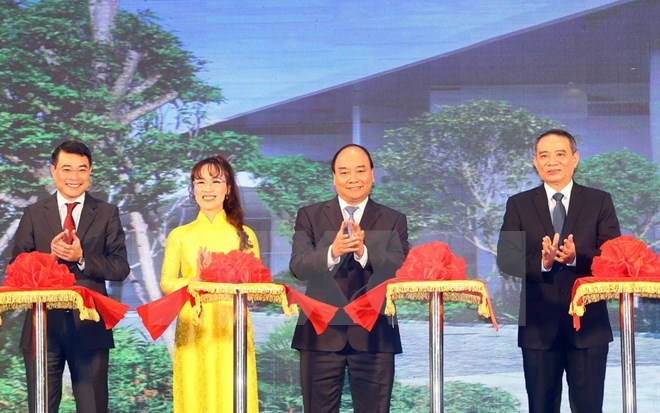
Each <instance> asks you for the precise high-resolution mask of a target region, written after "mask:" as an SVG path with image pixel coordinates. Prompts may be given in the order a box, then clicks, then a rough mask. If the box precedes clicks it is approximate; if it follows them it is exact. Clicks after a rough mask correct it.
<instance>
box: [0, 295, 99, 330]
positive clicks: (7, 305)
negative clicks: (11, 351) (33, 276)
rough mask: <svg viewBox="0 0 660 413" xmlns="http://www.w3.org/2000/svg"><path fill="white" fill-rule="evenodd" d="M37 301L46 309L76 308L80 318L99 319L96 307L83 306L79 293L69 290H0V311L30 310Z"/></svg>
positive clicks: (0, 319) (0, 322)
mask: <svg viewBox="0 0 660 413" xmlns="http://www.w3.org/2000/svg"><path fill="white" fill-rule="evenodd" d="M39 301H40V302H42V303H44V304H46V308H47V309H48V310H55V309H60V310H78V311H79V312H80V316H79V317H80V319H81V320H92V321H100V320H101V318H100V317H99V313H98V312H97V311H96V309H95V308H87V307H85V305H84V303H83V299H82V297H81V296H80V294H78V293H77V292H75V291H71V290H32V291H11V292H0V313H2V312H4V311H9V310H30V309H32V307H33V305H34V304H35V303H37V302H39ZM0 325H2V318H0Z"/></svg>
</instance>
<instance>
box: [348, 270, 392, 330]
mask: <svg viewBox="0 0 660 413" xmlns="http://www.w3.org/2000/svg"><path fill="white" fill-rule="evenodd" d="M391 281H393V280H387V281H385V282H382V283H380V284H378V285H377V286H376V287H374V288H372V289H371V290H369V291H368V292H367V293H366V294H363V295H361V296H360V297H358V298H356V299H355V300H353V301H352V302H350V303H349V304H347V305H346V306H344V311H346V314H348V316H349V317H351V320H353V322H354V323H356V324H359V325H361V326H362V327H364V329H365V330H367V331H369V332H371V329H372V328H374V324H376V320H378V316H379V315H380V309H381V308H383V302H384V301H385V295H386V293H387V284H389V283H390V282H391Z"/></svg>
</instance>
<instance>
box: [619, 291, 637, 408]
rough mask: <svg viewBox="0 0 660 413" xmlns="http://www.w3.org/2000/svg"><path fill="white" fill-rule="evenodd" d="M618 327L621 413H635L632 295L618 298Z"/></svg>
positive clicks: (626, 294) (624, 294)
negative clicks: (619, 334) (619, 331)
mask: <svg viewBox="0 0 660 413" xmlns="http://www.w3.org/2000/svg"><path fill="white" fill-rule="evenodd" d="M619 325H620V327H621V372H622V374H623V377H622V378H623V381H622V382H623V412H624V413H637V395H636V394H635V393H636V392H635V316H634V307H633V294H632V293H623V294H621V296H620V299H619Z"/></svg>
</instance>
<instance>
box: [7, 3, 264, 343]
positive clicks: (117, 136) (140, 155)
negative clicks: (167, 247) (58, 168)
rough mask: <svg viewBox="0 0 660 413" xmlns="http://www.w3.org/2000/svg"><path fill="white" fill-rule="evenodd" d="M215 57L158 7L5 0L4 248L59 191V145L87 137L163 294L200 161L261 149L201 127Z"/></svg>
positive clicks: (145, 281) (153, 285)
mask: <svg viewBox="0 0 660 413" xmlns="http://www.w3.org/2000/svg"><path fill="white" fill-rule="evenodd" d="M203 66H204V62H203V61H200V60H199V59H197V58H195V56H193V55H192V54H191V53H189V52H187V51H186V50H184V48H183V47H182V45H181V43H180V41H179V40H178V38H176V37H175V36H174V35H172V34H171V33H168V32H167V31H166V30H164V29H163V28H162V27H161V26H160V25H159V22H158V19H157V18H156V17H155V16H154V15H153V14H151V13H150V12H140V13H138V14H131V13H128V12H126V11H122V10H120V9H119V6H118V3H117V2H116V1H115V0H94V1H91V0H90V1H78V0H42V1H15V0H0V85H1V86H0V88H1V93H0V174H2V177H3V179H2V180H0V224H1V225H2V226H3V228H5V229H6V230H5V231H4V232H3V234H2V236H1V237H0V253H3V252H5V253H6V250H7V247H8V245H9V241H10V240H11V239H12V237H13V235H14V232H15V229H16V226H17V224H18V221H19V219H20V212H21V210H22V208H23V207H24V206H26V205H28V204H30V203H32V202H34V201H35V200H36V199H37V198H39V197H44V196H45V195H47V194H48V193H52V191H53V190H54V187H53V186H52V183H51V179H50V174H49V171H48V165H49V158H50V152H51V151H52V148H53V147H54V146H56V145H57V144H59V143H60V142H62V141H63V140H65V139H70V138H74V139H79V140H82V141H83V142H85V143H86V144H88V146H89V147H90V148H91V149H92V151H93V153H94V154H95V155H96V156H95V157H94V159H93V170H94V173H93V177H92V188H91V191H92V192H101V193H102V196H104V197H106V198H108V199H109V201H111V202H113V203H115V204H118V205H119V207H120V210H121V211H122V213H123V216H122V219H124V224H125V226H126V230H127V237H128V240H129V242H130V245H134V246H135V248H136V250H135V251H131V254H129V256H130V257H131V260H133V261H134V262H131V265H132V267H133V268H134V269H135V271H139V273H140V274H141V277H140V278H139V283H133V284H132V285H136V286H137V285H139V286H140V288H135V292H136V294H137V296H138V299H140V300H141V301H149V300H151V299H154V298H157V297H159V296H160V289H159V288H158V275H159V274H158V271H157V270H156V266H157V263H156V262H154V257H157V256H158V255H159V254H160V252H161V251H162V249H163V244H164V242H165V235H166V231H167V230H168V229H169V228H167V223H168V222H169V221H168V217H169V216H171V215H172V214H174V213H177V212H180V206H181V204H183V203H185V202H187V201H188V198H187V192H186V188H187V183H188V180H187V175H188V173H189V171H190V167H191V166H192V163H193V162H194V161H195V160H197V159H199V158H201V157H205V156H209V155H211V154H215V153H218V152H221V151H223V150H224V151H228V152H230V153H234V154H237V155H235V156H234V159H233V161H235V162H236V163H235V165H236V166H237V167H242V166H243V167H244V166H245V165H246V163H247V162H246V159H250V158H252V157H253V156H254V155H255V154H256V151H257V148H258V139H257V138H256V137H253V136H244V135H238V134H234V133H231V132H227V133H221V134H217V133H215V134H214V133H211V132H205V131H202V130H201V123H202V121H203V119H204V116H205V107H206V105H207V104H209V103H213V102H216V103H217V102H221V101H222V99H223V97H222V94H221V92H220V89H219V88H218V87H215V86H210V85H207V84H205V83H204V82H203V81H201V80H200V78H199V77H198V73H199V72H200V70H201V69H203ZM5 257H6V254H5ZM130 277H131V278H132V281H137V278H136V277H135V274H134V273H132V274H131V276H130ZM117 288H119V286H117ZM168 335H169V333H168V334H166V337H165V338H166V340H168ZM169 339H171V337H169Z"/></svg>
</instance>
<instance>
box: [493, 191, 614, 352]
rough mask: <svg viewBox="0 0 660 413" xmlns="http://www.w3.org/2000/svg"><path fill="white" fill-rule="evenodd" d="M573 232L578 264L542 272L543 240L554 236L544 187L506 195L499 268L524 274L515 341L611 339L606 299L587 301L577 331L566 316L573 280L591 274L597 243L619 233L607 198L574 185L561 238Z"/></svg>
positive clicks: (541, 345)
mask: <svg viewBox="0 0 660 413" xmlns="http://www.w3.org/2000/svg"><path fill="white" fill-rule="evenodd" d="M568 234H573V236H574V242H575V250H576V254H577V259H576V266H575V267H570V266H566V265H562V264H559V263H555V264H554V266H553V268H552V269H551V270H550V271H549V272H542V271H541V250H542V246H541V240H542V239H543V237H544V236H546V235H547V236H549V237H550V238H552V237H553V235H554V229H553V227H552V218H551V215H550V209H549V207H548V198H547V195H546V192H545V188H544V186H543V185H541V186H539V187H537V188H534V189H531V190H529V191H526V192H522V193H519V194H517V195H514V196H512V197H511V198H509V200H508V201H507V204H506V212H505V214H504V223H503V224H502V230H501V232H500V238H499V241H498V245H497V264H498V266H499V267H500V270H501V271H502V272H503V273H505V274H509V275H512V276H515V277H522V278H523V289H522V292H521V300H520V302H521V304H520V326H519V329H518V345H519V346H520V347H524V348H530V349H538V350H544V349H548V348H549V347H550V346H551V345H552V344H553V343H554V342H555V340H556V339H557V338H558V337H559V339H560V340H562V339H563V340H568V342H570V343H571V344H572V345H573V346H574V347H576V348H586V347H592V346H596V345H601V344H605V343H609V342H611V341H612V330H611V328H610V323H609V319H608V317H607V309H606V306H605V302H599V303H594V304H590V305H589V307H588V308H587V311H586V313H585V315H584V317H582V320H581V325H582V327H581V329H580V331H579V332H576V331H575V329H574V328H573V324H572V319H571V317H570V316H569V314H568V308H569V304H570V299H571V291H572V288H573V284H574V282H575V280H577V279H578V278H580V277H586V276H591V262H592V260H593V258H594V257H595V256H597V255H600V249H599V248H600V246H601V245H602V244H603V243H604V242H605V241H607V240H609V239H612V238H615V237H617V236H619V235H620V234H621V232H620V230H619V221H618V220H617V217H616V213H615V211H614V205H613V203H612V198H611V196H610V195H609V194H608V193H606V192H603V191H599V190H597V189H593V188H588V187H585V186H582V185H578V184H577V183H574V184H573V189H572V192H571V197H570V204H569V206H568V215H567V216H566V222H565V224H564V230H563V233H562V239H564V238H566V236H567V235H568Z"/></svg>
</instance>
